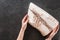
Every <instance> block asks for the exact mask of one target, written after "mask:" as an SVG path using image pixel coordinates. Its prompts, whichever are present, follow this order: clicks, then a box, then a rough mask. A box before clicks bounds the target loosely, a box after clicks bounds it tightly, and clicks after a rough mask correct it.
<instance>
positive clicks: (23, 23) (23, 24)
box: [21, 14, 28, 30]
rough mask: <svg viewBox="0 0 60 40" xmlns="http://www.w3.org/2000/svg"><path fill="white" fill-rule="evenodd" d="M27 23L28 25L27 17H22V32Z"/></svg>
mask: <svg viewBox="0 0 60 40" xmlns="http://www.w3.org/2000/svg"><path fill="white" fill-rule="evenodd" d="M27 23H28V15H27V14H26V15H25V16H24V18H23V19H22V27H21V28H22V30H25V29H26V27H27Z"/></svg>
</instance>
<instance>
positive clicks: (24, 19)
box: [22, 14, 28, 22]
mask: <svg viewBox="0 0 60 40" xmlns="http://www.w3.org/2000/svg"><path fill="white" fill-rule="evenodd" d="M27 17H28V15H27V14H26V15H25V16H24V18H23V20H22V22H25V21H26V19H27Z"/></svg>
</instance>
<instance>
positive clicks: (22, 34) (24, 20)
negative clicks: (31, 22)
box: [17, 14, 28, 40]
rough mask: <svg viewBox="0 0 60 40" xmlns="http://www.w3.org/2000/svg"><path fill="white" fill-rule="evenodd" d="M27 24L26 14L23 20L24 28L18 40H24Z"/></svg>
mask: <svg viewBox="0 0 60 40" xmlns="http://www.w3.org/2000/svg"><path fill="white" fill-rule="evenodd" d="M27 22H28V16H27V14H26V15H25V16H24V18H23V19H22V27H21V30H20V32H19V35H18V38H17V40H23V36H24V32H25V30H26V27H27Z"/></svg>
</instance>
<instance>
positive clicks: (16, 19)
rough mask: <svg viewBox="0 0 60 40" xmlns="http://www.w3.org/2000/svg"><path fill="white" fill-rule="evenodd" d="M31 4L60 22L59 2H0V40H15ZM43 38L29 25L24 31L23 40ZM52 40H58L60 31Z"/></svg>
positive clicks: (41, 39) (47, 0)
mask: <svg viewBox="0 0 60 40" xmlns="http://www.w3.org/2000/svg"><path fill="white" fill-rule="evenodd" d="M30 2H33V3H35V4H36V5H38V6H39V7H41V8H43V9H44V10H46V11H47V12H49V13H50V14H51V15H53V16H54V17H55V18H56V19H57V20H58V21H59V22H60V0H0V40H16V39H17V36H18V33H19V30H20V28H21V20H22V18H23V17H24V15H25V14H26V13H27V11H28V6H29V3H30ZM44 39H45V38H44V37H43V36H42V35H41V34H40V33H39V31H37V30H36V29H34V28H33V27H31V25H29V24H28V27H27V29H26V31H25V35H24V40H44ZM53 40H60V30H59V31H58V33H57V34H56V35H55V37H54V38H53Z"/></svg>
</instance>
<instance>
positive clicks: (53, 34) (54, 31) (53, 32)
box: [49, 27, 59, 38]
mask: <svg viewBox="0 0 60 40" xmlns="http://www.w3.org/2000/svg"><path fill="white" fill-rule="evenodd" d="M58 29H59V27H56V28H55V29H54V30H53V31H52V33H51V34H50V35H49V37H51V38H53V37H54V36H55V34H56V33H57V31H58Z"/></svg>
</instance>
